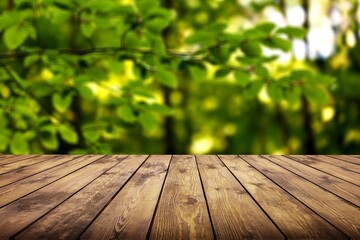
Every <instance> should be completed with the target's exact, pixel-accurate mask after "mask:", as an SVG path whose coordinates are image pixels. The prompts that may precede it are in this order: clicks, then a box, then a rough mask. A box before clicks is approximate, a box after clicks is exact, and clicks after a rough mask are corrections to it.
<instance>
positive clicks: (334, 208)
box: [241, 155, 360, 238]
mask: <svg viewBox="0 0 360 240" xmlns="http://www.w3.org/2000/svg"><path fill="white" fill-rule="evenodd" d="M241 157H242V158H243V159H244V160H245V161H246V162H247V163H249V164H250V165H252V166H253V167H255V168H256V169H257V170H259V171H261V172H262V173H263V174H264V175H265V176H267V177H268V178H270V179H271V180H273V181H274V182H276V183H277V184H278V185H279V186H281V187H282V188H284V189H285V190H286V191H287V192H289V193H290V194H292V195H293V196H294V197H296V198H297V199H298V200H300V201H301V202H302V203H304V204H306V205H307V206H308V207H309V208H311V209H312V210H313V211H315V212H316V213H318V214H319V215H320V216H322V217H323V218H324V219H326V220H327V221H329V222H330V223H331V224H332V225H334V226H336V227H337V228H338V229H340V230H341V231H342V232H344V233H345V234H346V235H348V236H349V237H352V238H357V237H358V236H360V210H359V208H357V207H355V206H354V205H351V204H349V203H347V202H345V201H344V200H343V199H341V198H339V197H337V196H336V195H334V194H332V193H330V192H328V191H326V190H324V189H322V188H320V187H319V186H316V185H314V184H312V183H311V182H309V181H307V180H305V179H303V178H301V177H299V176H297V175H295V174H294V173H291V172H289V171H288V170H286V169H284V168H282V167H280V166H278V165H276V164H274V163H273V162H271V161H269V160H267V159H265V158H262V157H260V156H245V155H244V156H241Z"/></svg>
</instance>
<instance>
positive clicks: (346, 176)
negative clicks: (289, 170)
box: [287, 155, 360, 186]
mask: <svg viewBox="0 0 360 240" xmlns="http://www.w3.org/2000/svg"><path fill="white" fill-rule="evenodd" d="M287 157H288V158H290V159H292V160H294V161H297V162H300V163H302V164H305V165H307V166H310V167H313V168H316V169H318V170H321V171H323V172H325V173H328V174H330V175H333V176H335V177H338V178H341V179H343V180H345V181H347V182H350V183H353V184H356V185H357V186H360V175H359V174H358V173H356V172H353V171H351V170H349V169H347V168H344V167H339V166H336V165H332V164H329V163H326V162H323V161H320V160H319V159H318V158H316V157H311V156H304V155H289V156H287Z"/></svg>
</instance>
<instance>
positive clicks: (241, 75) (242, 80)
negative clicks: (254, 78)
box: [235, 70, 250, 87]
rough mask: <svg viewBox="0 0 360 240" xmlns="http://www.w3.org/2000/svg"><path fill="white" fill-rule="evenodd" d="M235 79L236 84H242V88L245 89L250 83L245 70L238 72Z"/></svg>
mask: <svg viewBox="0 0 360 240" xmlns="http://www.w3.org/2000/svg"><path fill="white" fill-rule="evenodd" d="M235 79H236V82H237V83H239V84H240V86H242V87H245V86H246V85H247V84H248V83H249V81H250V76H249V74H248V73H247V72H245V71H244V70H236V71H235Z"/></svg>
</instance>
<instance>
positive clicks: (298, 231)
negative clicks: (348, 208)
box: [219, 155, 346, 239]
mask: <svg viewBox="0 0 360 240" xmlns="http://www.w3.org/2000/svg"><path fill="white" fill-rule="evenodd" d="M219 157H220V158H221V160H222V161H223V162H224V164H225V165H226V166H227V167H228V168H229V169H230V171H231V172H232V173H233V174H234V175H235V176H236V178H237V179H238V180H239V181H240V182H241V183H242V185H243V186H244V187H245V188H246V189H247V190H248V191H249V193H250V194H251V195H252V196H253V197H254V199H255V200H256V201H257V202H258V203H259V205H260V206H261V207H262V208H263V209H264V210H265V211H266V213H267V214H268V215H269V217H270V218H271V219H272V220H273V221H274V222H275V223H276V225H277V226H279V228H280V229H281V230H282V232H283V233H284V234H285V236H286V237H287V238H290V239H331V238H332V239H346V236H345V235H344V234H342V233H341V232H339V231H338V230H337V229H336V228H334V227H333V226H331V225H330V224H329V223H328V222H326V221H325V220H324V219H322V218H321V217H319V216H318V215H317V214H316V213H314V212H313V211H311V210H310V209H309V208H307V207H306V206H304V205H303V204H302V203H301V202H300V201H298V200H297V199H295V198H294V197H293V196H291V195H290V194H289V193H287V192H286V191H284V190H283V189H282V188H280V187H279V186H278V185H276V184H275V183H273V182H272V181H271V180H270V179H269V178H267V177H266V176H264V175H263V174H262V173H260V172H259V171H257V170H256V169H255V168H254V167H252V166H251V165H249V164H248V163H247V162H245V161H244V160H243V159H241V158H239V157H237V156H225V155H222V156H219Z"/></svg>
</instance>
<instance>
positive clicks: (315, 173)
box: [263, 155, 360, 207]
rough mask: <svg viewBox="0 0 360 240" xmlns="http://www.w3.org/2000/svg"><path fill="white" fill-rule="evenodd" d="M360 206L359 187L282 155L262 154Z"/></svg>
mask: <svg viewBox="0 0 360 240" xmlns="http://www.w3.org/2000/svg"><path fill="white" fill-rule="evenodd" d="M263 157H265V158H267V159H269V160H270V161H272V162H274V163H276V164H278V165H280V166H281V167H283V168H285V169H287V170H289V171H291V172H293V173H295V174H297V175H299V176H301V177H303V178H305V179H307V180H309V181H310V182H312V183H314V184H317V185H319V186H321V187H322V188H324V189H326V190H328V191H330V192H332V193H334V194H336V195H338V196H340V197H342V198H344V199H346V200H348V201H350V202H352V203H353V204H355V205H357V206H358V207H360V187H358V186H356V185H354V184H351V183H349V182H346V181H344V180H342V179H339V178H337V177H334V176H331V175H329V174H327V173H324V172H322V171H319V170H317V169H314V168H312V167H309V166H307V165H304V164H301V163H299V162H296V161H292V160H291V159H289V158H287V157H284V156H270V155H265V156H263Z"/></svg>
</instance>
